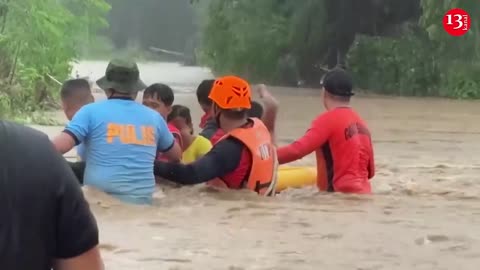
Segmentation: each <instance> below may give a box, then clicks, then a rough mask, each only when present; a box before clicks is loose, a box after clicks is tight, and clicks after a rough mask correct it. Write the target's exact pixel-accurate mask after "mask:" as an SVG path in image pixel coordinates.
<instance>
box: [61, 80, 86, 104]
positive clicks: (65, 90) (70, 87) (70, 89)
mask: <svg viewBox="0 0 480 270" xmlns="http://www.w3.org/2000/svg"><path fill="white" fill-rule="evenodd" d="M60 98H61V99H62V100H63V101H66V102H71V103H76V104H87V103H89V102H91V99H92V91H91V90H90V83H88V81H87V80H85V79H71V80H68V81H66V82H64V83H63V84H62V88H61V89H60Z"/></svg>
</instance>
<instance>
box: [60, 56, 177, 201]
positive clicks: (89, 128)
mask: <svg viewBox="0 0 480 270" xmlns="http://www.w3.org/2000/svg"><path fill="white" fill-rule="evenodd" d="M97 85H98V86H99V87H100V88H102V89H103V90H104V91H105V93H106V95H107V97H108V99H107V100H105V101H101V102H96V103H91V104H88V105H85V106H84V107H82V108H81V109H80V110H79V111H78V112H77V113H76V114H75V116H74V117H73V119H72V121H71V122H70V123H69V124H68V125H67V127H66V128H65V130H64V131H63V132H62V133H61V134H60V135H58V136H57V137H56V138H55V139H53V144H54V145H55V148H56V149H57V150H58V151H59V152H60V153H66V152H68V151H70V150H71V149H72V148H73V147H74V146H75V145H78V144H80V143H84V144H85V159H86V168H85V174H84V184H85V185H90V186H93V187H95V188H97V189H99V190H101V191H104V192H106V193H108V194H110V195H113V196H114V197H116V198H118V199H120V200H122V201H125V202H129V203H134V204H150V203H151V202H152V194H153V191H154V187H155V179H154V176H153V161H154V159H155V155H156V153H157V150H158V151H160V152H163V153H164V154H165V156H166V157H167V158H168V159H169V160H170V161H179V160H180V159H181V156H182V152H181V149H180V147H179V146H178V145H177V144H176V143H175V140H174V138H173V136H172V134H171V133H170V131H169V130H168V127H167V124H166V123H165V120H164V119H163V118H162V116H161V115H160V114H158V113H157V112H155V111H153V110H152V109H150V108H148V107H146V106H143V105H142V104H139V103H136V102H135V98H136V96H137V93H138V92H139V91H140V90H142V89H144V88H145V84H144V83H143V82H142V81H141V80H140V77H139V71H138V67H137V64H136V63H134V62H130V61H125V60H112V61H111V62H110V63H109V64H108V67H107V70H106V74H105V77H103V78H101V79H99V80H98V81H97Z"/></svg>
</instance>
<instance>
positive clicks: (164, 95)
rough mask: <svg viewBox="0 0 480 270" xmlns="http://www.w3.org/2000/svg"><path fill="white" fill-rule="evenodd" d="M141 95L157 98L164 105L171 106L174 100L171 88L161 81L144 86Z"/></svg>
mask: <svg viewBox="0 0 480 270" xmlns="http://www.w3.org/2000/svg"><path fill="white" fill-rule="evenodd" d="M143 96H144V97H150V98H154V99H157V100H159V101H161V102H162V103H163V104H165V106H172V104H173V101H174V100H175V96H174V95H173V90H172V88H170V86H168V85H166V84H163V83H154V84H152V85H150V86H149V87H147V88H145V91H144V92H143Z"/></svg>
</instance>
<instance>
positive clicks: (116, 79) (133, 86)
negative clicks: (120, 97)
mask: <svg viewBox="0 0 480 270" xmlns="http://www.w3.org/2000/svg"><path fill="white" fill-rule="evenodd" d="M97 85H98V87H100V88H102V89H103V90H107V89H114V90H115V91H117V92H120V93H125V94H130V93H136V92H138V91H141V90H143V89H145V88H146V87H147V86H146V85H145V84H144V83H143V81H142V80H141V79H140V72H139V71H138V66H137V64H136V63H135V62H133V61H128V60H121V59H114V60H112V61H110V63H108V66H107V70H106V71H105V76H104V77H102V78H100V79H99V80H97Z"/></svg>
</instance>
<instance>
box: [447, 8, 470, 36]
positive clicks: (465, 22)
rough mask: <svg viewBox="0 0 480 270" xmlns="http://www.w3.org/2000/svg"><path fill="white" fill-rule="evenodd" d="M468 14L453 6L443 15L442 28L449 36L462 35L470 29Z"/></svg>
mask: <svg viewBox="0 0 480 270" xmlns="http://www.w3.org/2000/svg"><path fill="white" fill-rule="evenodd" d="M470 24H471V21H470V15H469V14H468V13H467V12H466V11H465V10H463V9H460V8H454V9H451V10H449V11H448V12H447V13H446V14H445V16H443V29H445V32H447V33H448V34H449V35H451V36H455V37H458V36H463V35H465V34H466V33H467V32H468V30H470Z"/></svg>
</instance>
